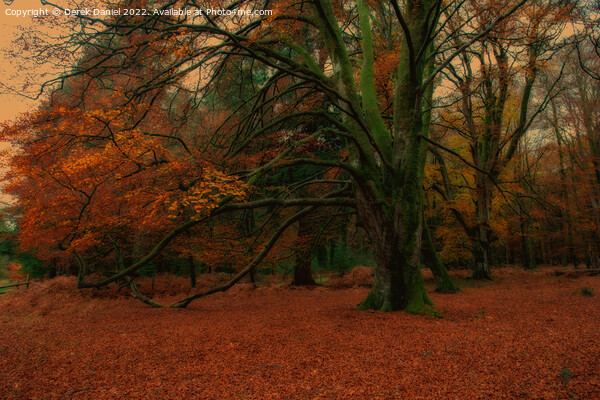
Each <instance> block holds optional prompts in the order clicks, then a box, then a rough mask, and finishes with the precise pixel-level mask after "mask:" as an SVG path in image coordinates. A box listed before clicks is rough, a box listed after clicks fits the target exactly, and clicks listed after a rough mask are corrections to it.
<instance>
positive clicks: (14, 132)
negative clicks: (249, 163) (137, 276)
mask: <svg viewBox="0 0 600 400" xmlns="http://www.w3.org/2000/svg"><path fill="white" fill-rule="evenodd" d="M130 107H131V106H124V107H121V108H116V109H112V110H110V109H94V110H91V111H86V110H82V109H80V108H71V107H63V106H54V107H49V108H47V109H42V110H40V111H37V112H35V113H31V114H28V115H26V116H23V117H22V118H21V119H20V120H19V121H18V122H17V123H15V124H13V125H11V126H5V127H4V129H3V131H2V139H3V140H6V141H10V142H12V144H13V150H12V151H13V153H14V154H12V157H11V158H10V161H8V165H7V166H8V167H9V168H10V172H9V173H7V175H6V176H5V178H4V181H5V184H6V186H5V191H6V192H8V193H10V194H12V195H14V196H16V197H17V198H18V199H19V207H20V210H19V214H20V215H21V217H20V219H19V239H20V243H21V246H22V247H24V248H36V249H37V250H38V253H40V252H41V253H42V254H39V255H40V256H43V255H45V256H49V255H50V253H52V252H54V251H57V250H59V249H61V250H66V251H67V253H70V252H71V251H73V250H77V251H80V252H84V251H86V250H88V249H90V248H94V247H96V248H97V247H101V246H103V245H106V244H107V243H110V242H115V241H118V242H129V243H131V241H132V240H133V239H132V238H133V237H134V236H135V235H139V234H140V233H143V232H147V233H153V234H156V233H161V232H162V233H163V234H164V233H166V232H167V231H168V230H170V229H173V228H174V226H176V225H177V224H178V223H180V222H181V221H183V220H188V219H201V218H202V217H204V216H207V215H209V214H210V212H211V210H213V209H214V208H215V207H217V206H218V203H219V202H220V201H221V200H222V199H224V198H225V197H230V196H233V197H236V198H243V197H244V196H245V193H246V187H245V185H244V184H243V183H242V182H241V181H239V180H238V179H236V178H234V177H232V176H229V175H227V174H226V173H224V172H223V171H221V170H220V169H219V167H218V166H217V165H216V164H214V163H211V160H209V159H208V158H207V157H206V155H203V154H194V151H193V150H191V151H190V152H189V153H185V152H183V151H182V150H181V148H180V147H178V146H174V145H173V144H172V143H170V142H172V140H170V139H169V138H166V139H165V138H164V137H161V136H160V135H156V134H155V133H156V132H161V129H162V128H164V127H161V126H158V125H156V126H154V127H147V126H143V125H138V126H135V124H131V123H130V121H127V120H126V117H124V116H131V115H134V113H133V112H132V110H129V109H128V108H130ZM131 125H133V127H132V128H129V126H131ZM150 128H154V129H153V131H150ZM146 129H148V130H147V131H146ZM5 156H7V154H5ZM56 243H58V246H57V245H56Z"/></svg>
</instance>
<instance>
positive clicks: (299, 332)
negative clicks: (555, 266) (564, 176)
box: [0, 268, 600, 400]
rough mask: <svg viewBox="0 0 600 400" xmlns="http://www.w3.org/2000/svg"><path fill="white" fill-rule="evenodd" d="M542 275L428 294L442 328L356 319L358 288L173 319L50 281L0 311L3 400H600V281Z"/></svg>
mask: <svg viewBox="0 0 600 400" xmlns="http://www.w3.org/2000/svg"><path fill="white" fill-rule="evenodd" d="M552 272H553V270H551V269H544V268H542V269H538V270H536V271H533V272H525V271H522V270H518V269H512V268H506V269H502V270H496V276H497V277H498V278H497V280H496V281H495V282H490V283H478V282H471V281H462V280H461V281H460V283H461V286H462V292H460V293H458V294H453V295H444V294H436V293H434V292H433V286H432V285H431V284H430V285H429V288H430V292H431V293H430V295H431V297H432V299H433V301H434V302H435V303H436V305H437V306H438V309H439V311H440V312H441V313H442V315H443V318H435V317H425V316H417V315H408V314H405V313H380V312H362V311H357V310H356V309H355V308H354V307H355V305H356V304H357V303H358V302H359V301H360V300H362V299H363V298H364V297H365V296H366V294H367V293H368V289H367V288H364V287H353V288H343V289H332V288H326V287H318V288H314V289H305V288H303V289H295V290H292V289H288V288H285V287H274V286H269V287H258V288H254V287H253V286H251V285H249V284H243V285H241V286H239V287H234V288H233V289H232V290H230V291H229V292H227V293H222V294H217V295H214V296H211V297H208V298H204V299H201V300H199V301H197V302H196V303H192V305H191V306H190V307H189V308H188V309H184V310H178V309H152V308H150V307H148V306H146V305H144V304H142V303H141V302H138V301H137V300H134V299H131V298H129V297H127V296H125V295H118V294H117V293H115V292H114V291H112V292H111V291H107V292H102V291H97V292H94V291H84V292H79V291H76V290H75V289H73V285H74V281H73V279H71V278H65V277H61V278H56V279H54V280H51V281H47V282H43V283H38V284H37V285H33V286H32V287H31V288H30V289H29V290H27V291H26V290H19V291H17V290H15V291H13V292H12V293H10V294H7V295H5V296H2V297H0V398H2V399H95V400H96V399H161V400H162V399H405V398H406V399H569V398H574V399H597V398H600V377H599V376H598V371H600V361H599V360H600V324H599V323H598V322H599V321H600V307H599V299H600V296H598V294H600V279H599V278H598V277H579V278H577V279H569V278H564V277H556V276H555V275H554V274H553V273H552ZM583 287H586V288H588V289H590V290H591V291H593V292H594V293H596V294H597V295H596V296H583V295H582V294H581V288H583ZM122 292H123V291H122Z"/></svg>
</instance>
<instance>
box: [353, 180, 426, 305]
mask: <svg viewBox="0 0 600 400" xmlns="http://www.w3.org/2000/svg"><path fill="white" fill-rule="evenodd" d="M356 197H357V210H358V215H359V219H360V223H361V225H362V226H363V228H364V229H365V230H366V232H367V234H368V235H369V237H370V239H371V245H372V251H373V257H374V258H375V262H376V267H375V280H374V282H373V287H372V289H371V292H370V293H369V295H368V296H367V298H366V299H365V300H364V301H363V302H362V303H361V304H360V305H359V308H362V309H376V310H382V311H394V310H404V311H406V312H409V313H418V314H421V313H423V312H425V311H427V306H430V305H432V303H431V300H430V299H429V297H428V296H427V292H426V291H425V286H424V284H423V277H422V275H421V271H420V268H419V258H420V253H421V237H422V229H423V224H422V211H421V201H420V199H419V198H417V199H412V201H409V200H408V199H398V200H397V201H396V204H393V205H388V204H383V203H381V202H380V201H378V200H377V199H376V197H375V196H373V193H372V192H367V193H365V192H362V191H360V190H359V191H357V196H356Z"/></svg>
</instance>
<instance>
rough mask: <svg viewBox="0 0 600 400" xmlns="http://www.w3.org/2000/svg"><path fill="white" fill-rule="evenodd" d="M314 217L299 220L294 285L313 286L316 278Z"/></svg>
mask: <svg viewBox="0 0 600 400" xmlns="http://www.w3.org/2000/svg"><path fill="white" fill-rule="evenodd" d="M313 223H314V218H310V217H304V218H300V220H299V221H298V236H297V239H296V244H297V248H298V250H297V251H296V264H295V265H294V280H293V281H292V285H293V286H312V285H315V284H316V283H315V280H314V279H313V276H312V266H311V261H312V255H313V254H312V247H313V243H312V238H313V236H314V231H313V229H312V226H313Z"/></svg>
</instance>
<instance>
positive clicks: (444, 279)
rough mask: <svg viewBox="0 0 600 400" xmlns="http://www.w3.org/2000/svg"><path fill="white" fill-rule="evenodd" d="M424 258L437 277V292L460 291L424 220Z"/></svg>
mask: <svg viewBox="0 0 600 400" xmlns="http://www.w3.org/2000/svg"><path fill="white" fill-rule="evenodd" d="M422 252H423V258H424V259H425V265H427V267H429V269H431V272H432V273H433V276H434V277H435V283H436V289H435V290H436V292H440V293H456V292H458V291H460V289H459V288H458V286H456V285H455V284H454V282H452V279H451V278H450V275H448V271H447V270H446V267H445V266H444V263H442V260H441V259H440V256H439V255H438V253H437V250H436V249H435V244H434V242H433V238H432V237H431V232H430V230H429V227H428V226H427V223H426V222H423V248H422Z"/></svg>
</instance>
